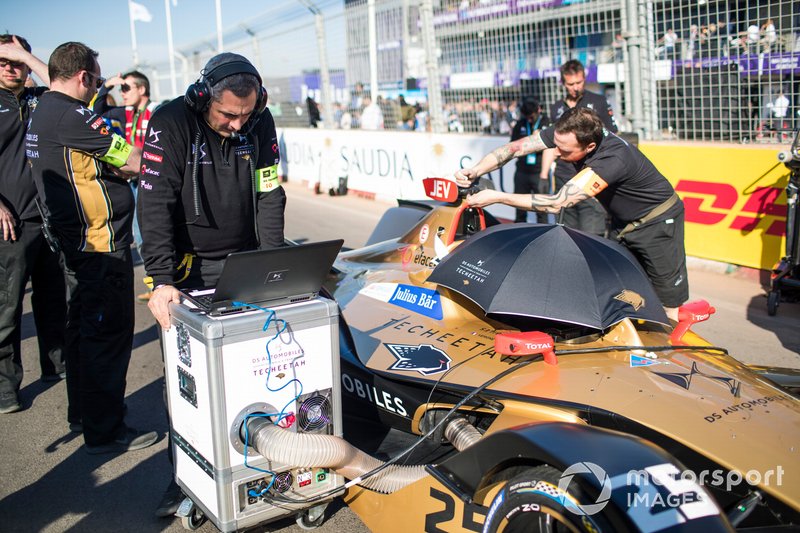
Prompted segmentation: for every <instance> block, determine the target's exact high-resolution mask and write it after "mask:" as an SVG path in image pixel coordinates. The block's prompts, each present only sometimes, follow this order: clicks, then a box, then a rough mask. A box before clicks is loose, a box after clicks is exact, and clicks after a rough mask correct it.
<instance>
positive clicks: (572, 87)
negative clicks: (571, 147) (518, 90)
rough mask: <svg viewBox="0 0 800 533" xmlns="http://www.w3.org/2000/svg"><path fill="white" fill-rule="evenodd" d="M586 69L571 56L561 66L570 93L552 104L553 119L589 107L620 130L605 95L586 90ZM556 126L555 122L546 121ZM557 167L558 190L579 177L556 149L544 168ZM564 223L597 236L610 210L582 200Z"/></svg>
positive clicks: (607, 124) (566, 210)
mask: <svg viewBox="0 0 800 533" xmlns="http://www.w3.org/2000/svg"><path fill="white" fill-rule="evenodd" d="M585 84H586V72H585V70H584V68H583V64H582V63H581V62H580V61H578V60H577V59H571V60H569V61H567V62H566V63H564V64H563V65H561V85H562V86H563V87H564V92H565V93H566V95H565V96H564V98H563V99H561V100H558V101H557V102H554V103H553V105H551V106H550V120H551V121H556V120H558V119H560V118H561V116H562V115H563V114H564V113H565V112H566V111H567V110H569V109H572V108H575V107H578V108H582V107H585V108H588V109H591V110H593V111H594V112H595V113H597V116H598V117H600V120H601V121H602V122H603V127H605V129H606V130H607V131H610V132H611V133H617V123H616V121H615V120H614V112H613V111H612V109H611V106H610V105H608V101H607V100H606V99H605V97H604V96H601V95H599V94H595V93H593V92H589V91H586V90H584V86H585ZM545 125H546V126H548V125H549V126H552V124H545ZM554 160H555V162H556V168H555V172H554V174H555V189H556V190H558V189H560V188H561V187H563V186H564V184H566V183H567V182H568V181H569V180H571V179H572V178H573V177H574V176H575V168H574V167H573V166H572V165H570V164H569V163H567V162H565V161H564V160H563V159H558V160H556V158H555V156H554V155H553V151H552V150H547V151H545V152H544V153H543V154H542V161H543V165H544V168H545V169H547V170H549V169H550V166H551V165H552V163H553V161H554ZM563 223H564V225H565V226H567V227H569V228H575V229H579V230H581V231H585V232H587V233H592V234H594V235H600V236H603V235H605V232H606V211H605V209H603V206H601V205H600V204H599V203H598V202H597V201H596V200H588V201H585V202H581V203H580V204H578V205H576V206H573V207H566V208H564V214H563Z"/></svg>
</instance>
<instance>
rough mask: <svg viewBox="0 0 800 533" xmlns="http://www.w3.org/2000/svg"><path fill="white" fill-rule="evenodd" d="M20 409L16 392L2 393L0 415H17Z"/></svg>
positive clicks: (0, 396) (0, 395) (0, 394)
mask: <svg viewBox="0 0 800 533" xmlns="http://www.w3.org/2000/svg"><path fill="white" fill-rule="evenodd" d="M20 409H22V406H21V405H20V404H19V398H18V397H17V393H16V392H0V414H8V413H16V412H17V411H19V410H20Z"/></svg>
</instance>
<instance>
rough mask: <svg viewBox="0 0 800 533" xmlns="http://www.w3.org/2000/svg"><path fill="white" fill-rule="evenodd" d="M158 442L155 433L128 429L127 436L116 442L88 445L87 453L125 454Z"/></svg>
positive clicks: (118, 438)
mask: <svg viewBox="0 0 800 533" xmlns="http://www.w3.org/2000/svg"><path fill="white" fill-rule="evenodd" d="M157 440H158V433H156V432H155V431H150V432H148V433H145V432H144V431H139V430H138V429H133V428H128V429H127V430H126V431H125V434H124V435H122V436H121V437H117V439H116V440H112V441H111V442H107V443H105V444H98V445H97V446H89V445H88V444H86V445H85V447H86V453H89V454H91V455H99V454H101V453H124V452H132V451H134V450H141V449H142V448H147V447H148V446H150V445H152V444H154V443H155V442H156V441H157Z"/></svg>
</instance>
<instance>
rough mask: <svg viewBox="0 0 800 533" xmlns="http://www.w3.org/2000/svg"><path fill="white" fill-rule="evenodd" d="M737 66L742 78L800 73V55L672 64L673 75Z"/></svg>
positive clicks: (710, 58) (742, 56) (794, 53)
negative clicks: (681, 72)
mask: <svg viewBox="0 0 800 533" xmlns="http://www.w3.org/2000/svg"><path fill="white" fill-rule="evenodd" d="M729 65H737V66H738V70H739V74H740V75H742V76H761V75H764V74H767V75H772V74H779V75H782V74H798V73H800V53H798V52H785V53H779V54H778V53H775V54H758V55H756V54H743V55H740V56H736V57H708V58H702V59H693V60H679V61H673V62H672V73H673V75H674V74H675V73H676V72H677V71H678V70H680V69H690V68H719V67H726V66H729Z"/></svg>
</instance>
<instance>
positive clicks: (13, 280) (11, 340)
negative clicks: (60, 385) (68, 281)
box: [0, 221, 67, 392]
mask: <svg viewBox="0 0 800 533" xmlns="http://www.w3.org/2000/svg"><path fill="white" fill-rule="evenodd" d="M0 280H2V281H0V392H17V391H18V390H19V387H20V383H21V382H22V356H21V353H20V342H21V336H22V335H21V334H22V331H21V321H22V300H23V298H24V296H25V287H26V285H27V284H28V281H31V285H32V288H33V294H32V295H31V304H32V307H33V320H34V323H35V324H36V334H37V340H38V342H39V365H40V367H41V372H42V375H54V374H59V373H61V372H63V371H64V354H63V347H64V327H65V324H66V316H67V292H66V285H65V282H64V271H63V269H62V268H61V264H60V258H59V256H58V255H57V254H55V253H53V252H52V251H51V250H50V248H48V246H47V243H46V242H45V240H44V236H43V235H42V225H41V222H37V221H23V222H22V223H21V224H20V225H19V226H18V227H17V240H16V241H13V242H11V241H6V240H2V238H0Z"/></svg>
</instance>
